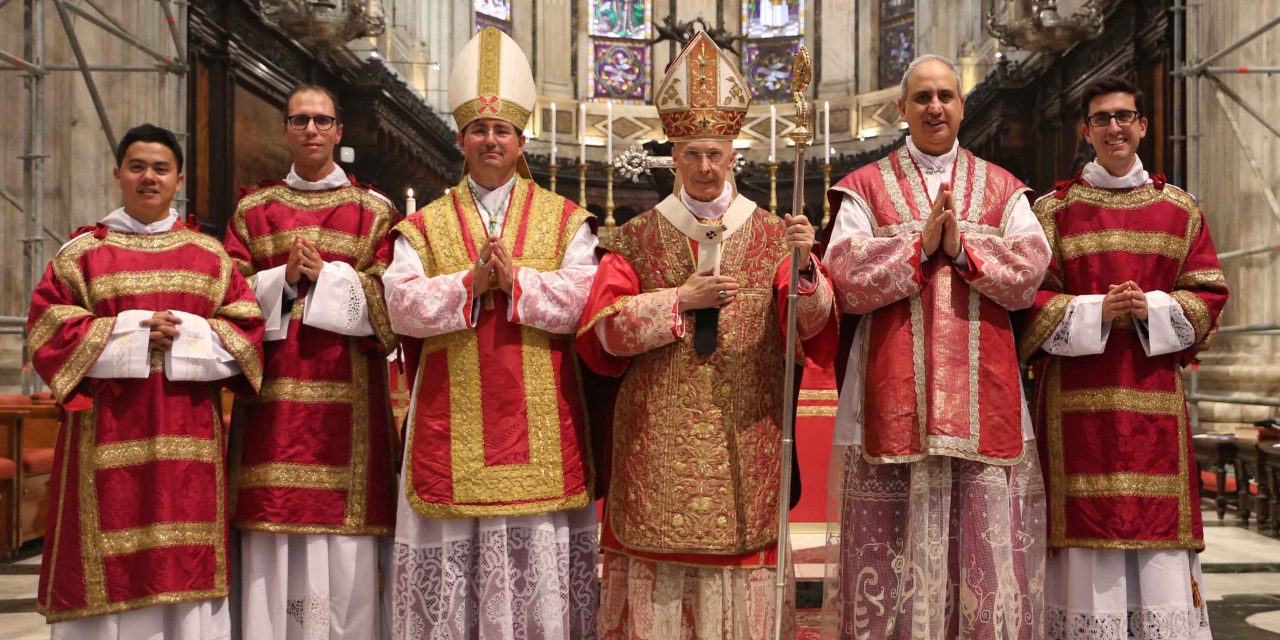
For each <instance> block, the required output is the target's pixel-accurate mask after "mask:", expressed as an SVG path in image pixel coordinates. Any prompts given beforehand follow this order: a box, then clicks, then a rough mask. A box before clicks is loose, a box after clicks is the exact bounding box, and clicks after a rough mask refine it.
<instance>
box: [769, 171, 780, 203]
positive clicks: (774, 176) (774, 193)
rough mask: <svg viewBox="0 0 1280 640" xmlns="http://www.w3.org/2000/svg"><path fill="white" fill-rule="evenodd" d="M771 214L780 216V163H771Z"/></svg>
mask: <svg viewBox="0 0 1280 640" xmlns="http://www.w3.org/2000/svg"><path fill="white" fill-rule="evenodd" d="M769 212H770V213H772V214H773V215H775V216H776V215H778V163H777V162H770V163H769Z"/></svg>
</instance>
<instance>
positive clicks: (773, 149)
mask: <svg viewBox="0 0 1280 640" xmlns="http://www.w3.org/2000/svg"><path fill="white" fill-rule="evenodd" d="M777 161H778V107H776V106H774V105H769V162H777Z"/></svg>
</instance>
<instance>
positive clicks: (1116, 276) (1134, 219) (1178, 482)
mask: <svg viewBox="0 0 1280 640" xmlns="http://www.w3.org/2000/svg"><path fill="white" fill-rule="evenodd" d="M1153 178H1154V179H1155V180H1156V182H1155V183H1154V184H1148V185H1145V186H1141V187H1137V188H1134V189H1098V188H1094V187H1091V186H1089V185H1088V184H1087V183H1084V182H1083V181H1081V180H1075V181H1070V182H1066V183H1063V184H1061V185H1059V188H1058V189H1057V190H1056V191H1055V193H1054V194H1053V195H1051V196H1047V197H1044V198H1042V199H1041V200H1040V201H1038V202H1037V203H1036V205H1035V211H1036V215H1037V217H1038V218H1039V219H1040V223H1041V224H1042V225H1043V226H1044V229H1045V233H1046V234H1047V235H1048V236H1049V243H1050V245H1051V246H1052V248H1053V256H1054V260H1053V264H1052V265H1051V266H1050V268H1049V273H1048V275H1046V277H1045V279H1044V284H1043V285H1042V286H1041V289H1040V291H1039V292H1038V293H1037V294H1036V302H1035V306H1034V307H1033V308H1032V309H1031V311H1030V313H1029V319H1028V320H1029V322H1028V326H1027V328H1026V330H1025V331H1024V334H1023V336H1022V339H1021V341H1020V344H1019V349H1020V351H1021V355H1022V357H1023V358H1024V359H1032V358H1034V359H1035V360H1036V361H1037V367H1036V369H1037V372H1038V375H1037V383H1038V384H1037V387H1038V392H1037V401H1036V417H1037V425H1036V427H1037V437H1039V438H1040V442H1041V443H1042V444H1041V445H1040V451H1041V455H1042V457H1043V458H1044V461H1043V467H1044V469H1045V470H1046V476H1047V477H1046V480H1045V482H1046V484H1047V485H1048V486H1047V489H1048V496H1049V544H1050V545H1051V546H1053V547H1090V548H1097V549H1203V548H1204V533H1203V529H1202V525H1201V517H1200V500H1199V495H1198V492H1197V489H1196V476H1195V457H1194V454H1193V451H1192V444H1191V431H1190V427H1189V425H1188V424H1187V407H1186V396H1185V394H1184V392H1183V388H1182V378H1181V376H1180V375H1179V369H1180V368H1181V367H1182V366H1184V365H1186V364H1187V363H1189V362H1191V361H1192V360H1193V359H1194V357H1195V354H1196V353H1197V352H1198V351H1200V350H1202V349H1206V348H1208V346H1209V342H1210V341H1211V340H1212V338H1213V335H1214V332H1215V331H1216V330H1217V321H1218V313H1219V312H1220V311H1221V310H1222V306H1223V305H1224V304H1226V301H1227V283H1226V278H1225V277H1224V276H1223V274H1222V270H1221V269H1220V268H1219V265H1218V255H1217V253H1216V252H1215V251H1214V248H1213V241H1212V240H1211V239H1210V238H1209V228H1208V227H1207V226H1206V225H1205V219H1204V214H1203V213H1202V212H1201V211H1200V209H1199V208H1198V206H1197V205H1196V202H1195V200H1194V199H1193V198H1192V197H1191V196H1190V195H1188V194H1187V193H1186V192H1185V191H1182V190H1181V189H1178V188H1177V187H1175V186H1173V185H1170V184H1165V183H1164V181H1163V178H1162V177H1161V176H1153ZM1126 280H1133V281H1134V282H1136V283H1137V284H1138V286H1139V287H1141V288H1142V290H1143V291H1164V292H1166V293H1168V294H1169V295H1171V296H1172V297H1173V299H1174V300H1176V301H1177V302H1178V303H1179V304H1180V305H1181V307H1182V310H1183V312H1184V313H1185V315H1186V317H1187V319H1188V320H1190V321H1191V324H1192V325H1193V326H1194V328H1195V340H1196V342H1195V344H1194V345H1192V346H1191V347H1190V348H1189V349H1187V350H1185V351H1183V352H1181V353H1171V354H1166V355H1159V356H1153V357H1149V356H1147V355H1146V353H1145V352H1144V351H1143V348H1142V345H1141V343H1140V342H1139V338H1138V335H1137V333H1136V331H1137V329H1136V328H1135V327H1134V324H1133V322H1132V320H1131V319H1130V318H1128V317H1125V318H1124V321H1121V320H1117V321H1115V323H1114V324H1113V328H1112V330H1111V334H1110V336H1109V338H1108V339H1107V345H1106V349H1105V350H1104V351H1103V352H1102V353H1100V354H1097V355H1088V356H1078V357H1058V356H1052V355H1049V354H1048V353H1046V352H1044V351H1042V350H1041V349H1040V347H1041V345H1043V344H1044V342H1045V340H1046V339H1048V338H1049V336H1050V335H1052V334H1053V332H1054V330H1055V329H1056V328H1057V327H1058V325H1059V324H1060V323H1061V322H1062V320H1063V317H1064V315H1065V314H1066V310H1067V306H1068V305H1069V304H1070V303H1071V300H1072V299H1073V298H1074V297H1075V296H1077V295H1086V294H1106V293H1107V290H1108V286H1109V285H1111V284H1115V283H1120V282H1124V281H1126Z"/></svg>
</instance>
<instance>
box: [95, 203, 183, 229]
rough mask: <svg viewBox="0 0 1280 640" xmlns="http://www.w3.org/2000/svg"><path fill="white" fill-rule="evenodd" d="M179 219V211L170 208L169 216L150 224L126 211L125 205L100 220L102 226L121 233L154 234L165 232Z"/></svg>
mask: <svg viewBox="0 0 1280 640" xmlns="http://www.w3.org/2000/svg"><path fill="white" fill-rule="evenodd" d="M177 221H178V212H177V211H175V210H173V209H170V210H169V216H168V217H166V218H161V219H160V220H156V221H155V222H152V223H150V224H144V223H143V222H141V221H139V220H138V219H137V218H135V217H133V216H131V215H129V214H128V213H127V212H125V210H124V207H120V208H119V209H116V210H115V211H112V212H111V213H109V214H107V217H105V218H103V219H101V220H99V221H98V222H99V223H100V224H102V226H104V227H106V228H108V229H110V230H112V231H118V232H120V233H138V234H152V233H164V232H166V231H168V230H170V229H172V228H173V224H174V223H175V222H177Z"/></svg>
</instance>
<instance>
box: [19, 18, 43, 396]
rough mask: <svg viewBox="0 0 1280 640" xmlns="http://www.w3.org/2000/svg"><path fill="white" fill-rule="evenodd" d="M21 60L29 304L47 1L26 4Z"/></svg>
mask: <svg viewBox="0 0 1280 640" xmlns="http://www.w3.org/2000/svg"><path fill="white" fill-rule="evenodd" d="M22 30H23V36H24V37H23V43H22V57H23V58H24V59H26V60H29V61H30V62H31V64H32V65H33V66H34V67H35V68H34V69H30V70H28V72H27V78H26V83H25V84H26V89H27V136H26V144H25V150H24V152H23V154H22V183H23V188H24V189H25V190H26V194H25V197H24V203H23V204H24V206H23V207H22V210H23V212H25V214H26V218H27V224H26V231H25V233H24V234H23V238H22V261H23V267H24V268H23V271H24V273H23V276H24V277H23V279H22V284H23V288H22V291H23V294H24V296H23V299H24V300H30V299H31V295H32V293H34V292H35V289H36V285H37V284H39V283H40V271H41V269H43V268H44V233H43V231H44V157H45V156H44V73H43V72H42V71H40V70H39V67H40V66H41V65H43V64H44V0H25V2H24V6H23V12H22ZM27 338H28V336H27V335H26V334H25V333H24V334H23V336H22V393H23V394H25V395H31V394H32V393H35V391H36V384H37V380H36V375H35V370H34V369H33V367H32V366H31V361H30V355H29V353H28V352H29V349H27Z"/></svg>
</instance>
